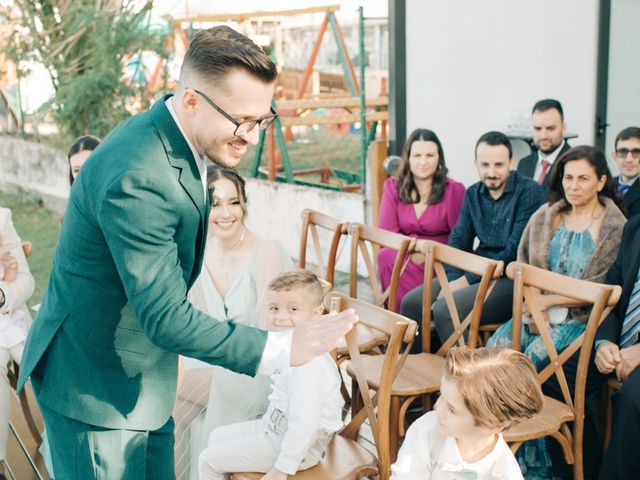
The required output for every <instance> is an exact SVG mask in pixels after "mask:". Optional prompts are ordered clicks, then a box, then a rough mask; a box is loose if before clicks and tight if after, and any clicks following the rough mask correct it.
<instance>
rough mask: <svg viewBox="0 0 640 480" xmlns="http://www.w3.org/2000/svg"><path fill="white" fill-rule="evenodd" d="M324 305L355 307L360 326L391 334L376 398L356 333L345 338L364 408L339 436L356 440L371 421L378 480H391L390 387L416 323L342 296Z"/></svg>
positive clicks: (414, 330)
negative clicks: (366, 422)
mask: <svg viewBox="0 0 640 480" xmlns="http://www.w3.org/2000/svg"><path fill="white" fill-rule="evenodd" d="M325 306H326V307H327V309H329V310H344V309H347V308H353V309H354V310H355V311H356V314H357V315H358V317H359V318H360V323H361V324H363V325H366V326H367V327H369V328H372V329H374V330H378V331H380V332H382V333H385V334H386V335H389V343H388V344H387V348H386V350H385V353H384V360H383V366H382V369H381V378H380V379H379V382H378V385H379V388H378V390H377V392H376V394H375V395H374V396H373V397H372V396H371V395H370V391H369V385H368V383H367V375H366V373H365V370H364V368H363V365H362V362H361V358H360V351H359V348H358V343H357V341H356V339H355V335H354V334H353V330H351V331H350V332H349V333H347V335H346V336H345V338H346V341H347V347H348V349H349V354H350V356H351V360H350V361H351V365H352V368H353V371H354V373H355V381H357V382H358V386H359V393H360V396H361V397H362V405H363V406H364V407H363V408H362V409H361V410H360V411H359V412H358V413H357V414H356V415H354V416H353V417H352V418H351V421H350V422H349V423H348V424H347V425H346V426H345V427H344V429H343V430H342V431H341V432H340V435H342V436H344V437H346V438H350V439H352V440H356V437H357V434H358V430H359V428H360V426H361V425H362V423H363V422H364V421H365V420H367V419H368V420H369V426H370V427H371V432H372V434H373V439H374V443H375V446H376V452H377V457H378V469H379V470H378V474H379V476H378V478H379V479H380V480H386V479H388V478H389V470H390V464H391V457H390V445H389V412H390V406H391V386H392V384H393V381H394V379H395V378H396V376H397V375H398V373H399V371H400V369H401V368H402V364H403V361H404V359H405V358H406V356H403V355H402V354H401V353H400V351H401V349H402V346H403V344H404V345H405V347H404V350H405V351H408V350H410V349H411V344H412V343H413V339H414V338H415V336H416V332H417V328H418V326H417V323H416V322H414V321H413V320H410V319H408V318H405V317H403V316H401V315H398V314H397V313H393V312H390V311H388V310H385V309H383V308H380V307H377V306H375V305H372V304H370V303H367V302H364V301H362V300H357V299H354V298H350V297H348V296H346V295H344V294H340V293H331V295H328V296H327V298H326V299H325Z"/></svg>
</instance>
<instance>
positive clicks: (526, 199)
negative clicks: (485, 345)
mask: <svg viewBox="0 0 640 480" xmlns="http://www.w3.org/2000/svg"><path fill="white" fill-rule="evenodd" d="M475 156H476V159H475V165H476V169H477V170H478V175H479V176H480V181H479V182H477V183H475V184H473V185H472V186H471V187H469V188H468V189H467V192H466V194H465V197H464V202H463V203H462V210H461V212H460V218H459V219H458V223H456V226H455V228H454V230H453V233H452V234H451V236H450V237H449V245H450V246H452V247H455V248H458V249H460V250H464V251H466V252H474V253H476V254H477V255H481V256H483V257H487V258H492V259H494V260H502V261H504V263H505V264H507V263H509V262H511V261H512V260H515V258H516V252H517V249H518V244H519V243H520V237H521V236H522V231H523V230H524V227H525V226H526V224H527V222H528V221H529V218H530V217H531V215H532V214H533V212H535V211H536V210H537V209H538V207H540V205H542V203H543V202H544V194H543V192H542V187H540V185H538V184H537V183H536V182H534V181H533V180H531V179H529V178H526V177H524V176H522V175H520V174H519V173H518V172H515V171H512V170H511V168H512V167H513V158H512V150H511V142H509V139H508V138H507V137H506V135H504V134H503V133H501V132H488V133H485V134H484V135H482V136H481V137H480V139H479V140H478V142H477V143H476V151H475ZM476 239H478V247H477V248H476V249H475V250H474V248H473V246H474V242H475V241H476ZM446 271H447V278H448V279H449V281H450V287H451V290H452V292H453V297H454V300H455V302H456V306H457V308H458V314H459V316H460V318H461V319H462V318H465V317H466V316H467V314H468V313H469V312H470V311H471V308H472V307H473V300H474V298H475V296H476V292H477V291H478V287H479V285H480V277H478V276H477V275H473V274H470V273H464V272H463V271H462V270H458V269H455V268H451V267H447V269H446ZM422 291H423V287H422V286H420V287H418V288H416V289H414V290H412V291H411V292H409V293H408V294H407V295H406V296H405V297H404V299H403V300H402V304H401V308H400V313H401V314H402V315H404V316H406V317H409V318H412V319H414V320H416V321H421V319H422ZM512 298H513V282H512V281H511V280H509V279H508V278H507V277H503V278H500V279H499V280H498V281H497V282H496V283H495V286H494V288H493V290H492V291H491V294H490V295H489V297H488V298H487V301H486V303H485V306H484V310H483V312H482V317H481V318H480V323H495V322H505V321H506V320H508V319H509V318H510V317H511V308H512V305H511V304H512ZM433 301H434V303H433V305H432V307H431V309H432V318H433V321H434V324H435V327H436V330H437V332H438V336H439V337H440V340H441V341H443V342H444V341H446V339H447V338H448V337H449V336H450V335H451V334H452V333H453V331H454V328H453V323H452V320H451V315H450V313H449V310H448V308H447V305H446V302H445V299H444V298H441V295H440V284H439V282H438V281H437V280H436V281H434V284H433ZM414 344H418V345H419V344H420V341H416V342H414Z"/></svg>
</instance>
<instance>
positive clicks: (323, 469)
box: [231, 435, 378, 480]
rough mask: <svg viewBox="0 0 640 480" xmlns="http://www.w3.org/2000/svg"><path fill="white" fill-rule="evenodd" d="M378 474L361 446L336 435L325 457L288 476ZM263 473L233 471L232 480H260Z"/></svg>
mask: <svg viewBox="0 0 640 480" xmlns="http://www.w3.org/2000/svg"><path fill="white" fill-rule="evenodd" d="M377 474H378V461H377V459H376V457H375V455H373V454H372V453H371V452H369V451H368V450H367V449H365V448H364V447H363V446H361V445H359V444H358V443H356V442H354V441H353V440H349V439H348V438H345V437H343V436H341V435H336V436H334V437H333V440H331V442H330V443H329V445H328V446H327V453H326V455H325V457H324V458H323V459H322V460H321V461H320V463H319V464H318V465H316V466H315V467H311V468H309V469H307V470H303V471H301V472H298V473H296V474H295V475H292V476H289V478H290V479H296V480H329V479H331V480H355V479H358V478H362V477H364V476H365V475H377ZM263 476H264V473H234V474H233V475H232V476H231V478H232V480H260V479H261V478H262V477H263Z"/></svg>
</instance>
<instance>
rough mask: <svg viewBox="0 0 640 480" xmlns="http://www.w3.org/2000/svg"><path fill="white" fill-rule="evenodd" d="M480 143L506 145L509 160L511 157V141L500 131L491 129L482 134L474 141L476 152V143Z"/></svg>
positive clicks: (476, 150)
mask: <svg viewBox="0 0 640 480" xmlns="http://www.w3.org/2000/svg"><path fill="white" fill-rule="evenodd" d="M481 143H486V144H487V145H491V146H492V147H497V146H498V145H503V146H505V147H507V150H509V160H511V159H512V158H513V148H512V147H511V142H510V141H509V139H508V138H507V136H506V135H505V134H504V133H502V132H495V131H492V132H487V133H485V134H484V135H482V136H481V137H480V138H479V139H478V141H477V142H476V149H475V152H476V154H477V152H478V145H480V144H481Z"/></svg>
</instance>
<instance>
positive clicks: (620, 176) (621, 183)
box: [618, 175, 638, 186]
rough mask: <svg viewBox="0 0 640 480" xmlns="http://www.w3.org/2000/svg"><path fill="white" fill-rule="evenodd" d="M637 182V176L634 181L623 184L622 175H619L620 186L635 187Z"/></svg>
mask: <svg viewBox="0 0 640 480" xmlns="http://www.w3.org/2000/svg"><path fill="white" fill-rule="evenodd" d="M636 180H638V177H637V176H636V177H633V179H632V180H631V181H630V182H623V181H622V175H618V183H619V184H620V185H629V186H631V185H633V184H634V183H636Z"/></svg>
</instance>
